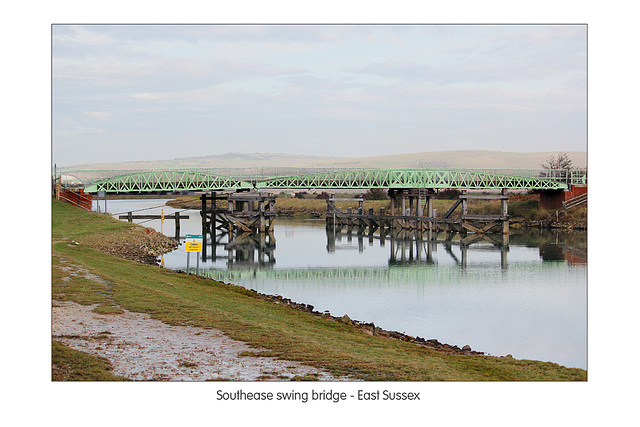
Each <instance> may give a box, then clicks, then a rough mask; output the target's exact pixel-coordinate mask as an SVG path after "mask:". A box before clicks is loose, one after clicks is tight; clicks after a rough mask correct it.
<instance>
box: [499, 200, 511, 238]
mask: <svg viewBox="0 0 640 427" xmlns="http://www.w3.org/2000/svg"><path fill="white" fill-rule="evenodd" d="M507 193H508V191H507V189H506V188H503V189H502V195H503V196H505V198H503V199H501V200H500V203H501V212H500V215H501V216H503V217H507V216H508V215H509V211H508V208H509V199H508V198H507V197H508V196H507ZM502 234H503V235H504V234H509V219H505V220H503V221H502Z"/></svg>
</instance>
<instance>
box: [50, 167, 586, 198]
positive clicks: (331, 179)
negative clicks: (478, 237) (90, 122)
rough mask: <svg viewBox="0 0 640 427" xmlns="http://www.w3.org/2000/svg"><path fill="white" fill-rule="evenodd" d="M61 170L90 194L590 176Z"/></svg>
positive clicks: (507, 185) (444, 185)
mask: <svg viewBox="0 0 640 427" xmlns="http://www.w3.org/2000/svg"><path fill="white" fill-rule="evenodd" d="M57 175H58V176H57V177H56V178H59V181H60V182H62V183H63V184H65V185H69V186H76V187H80V188H83V189H84V192H85V193H98V192H105V194H106V193H109V194H120V193H181V192H198V191H249V190H257V191H260V190H269V189H271V190H284V189H292V190H295V189H301V190H302V189H305V190H311V189H329V190H331V189H335V190H340V189H371V188H387V189H413V188H430V189H510V190H541V191H559V190H567V189H568V188H569V186H570V185H573V184H583V185H586V181H587V173H586V169H572V170H550V169H491V170H488V169H455V170H453V169H361V170H358V169H355V170H354V169H339V168H235V169H231V168H227V169H210V168H207V169H205V168H200V169H184V170H177V169H176V170H79V169H78V170H72V169H69V170H62V171H59V172H57Z"/></svg>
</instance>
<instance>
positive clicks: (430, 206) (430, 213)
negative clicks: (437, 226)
mask: <svg viewBox="0 0 640 427" xmlns="http://www.w3.org/2000/svg"><path fill="white" fill-rule="evenodd" d="M427 218H429V240H431V239H432V238H433V221H431V218H433V201H432V199H431V195H430V194H427Z"/></svg>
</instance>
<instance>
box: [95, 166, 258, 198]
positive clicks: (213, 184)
mask: <svg viewBox="0 0 640 427" xmlns="http://www.w3.org/2000/svg"><path fill="white" fill-rule="evenodd" d="M251 188H253V185H252V184H250V183H248V182H245V181H242V180H239V179H235V178H230V177H227V176H222V175H214V174H210V173H206V172H195V171H174V170H172V171H149V172H140V173H132V174H125V175H118V176H113V177H110V178H106V179H102V180H100V181H96V182H94V183H92V184H91V185H89V186H87V187H86V188H85V191H87V192H89V193H95V192H98V191H106V192H107V193H130V192H147V191H149V192H151V191H204V190H216V189H220V190H230V189H251Z"/></svg>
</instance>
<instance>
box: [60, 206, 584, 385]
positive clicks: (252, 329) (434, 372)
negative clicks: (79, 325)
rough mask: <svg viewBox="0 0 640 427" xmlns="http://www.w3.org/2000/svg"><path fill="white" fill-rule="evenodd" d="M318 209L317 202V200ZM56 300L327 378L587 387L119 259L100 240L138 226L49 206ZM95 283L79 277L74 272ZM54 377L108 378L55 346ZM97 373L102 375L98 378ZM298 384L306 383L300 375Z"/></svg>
mask: <svg viewBox="0 0 640 427" xmlns="http://www.w3.org/2000/svg"><path fill="white" fill-rule="evenodd" d="M320 202H321V203H324V201H322V200H320ZM52 215H53V223H52V225H53V230H52V236H53V241H54V242H53V245H52V251H53V254H52V255H53V256H52V285H53V297H54V299H58V298H60V299H67V300H73V301H76V302H78V303H81V304H96V303H97V304H102V307H103V309H108V310H117V308H123V309H127V310H131V311H135V312H142V313H148V314H150V315H151V317H153V318H155V319H159V320H161V321H163V322H165V323H167V324H171V325H192V326H198V327H203V328H217V329H220V330H222V331H224V332H225V333H227V334H228V335H229V336H230V337H231V338H234V339H237V340H241V341H244V342H247V343H248V344H250V345H252V346H254V347H260V348H261V349H263V351H262V352H261V355H263V356H275V357H278V358H281V359H287V360H294V361H300V362H303V363H307V364H309V365H313V366H316V367H318V368H323V369H326V370H328V371H330V372H331V373H333V374H335V375H349V376H351V377H352V378H354V379H365V380H383V381H388V380H400V381H407V380H415V381H426V380H438V381H441V380H449V381H476V380H504V381H526V380H540V381H559V380H568V381H585V380H586V375H587V374H586V371H584V370H582V369H575V368H565V367H562V366H559V365H557V364H555V363H549V362H537V361H529V360H516V359H513V358H511V357H502V358H496V357H489V356H478V355H462V354H459V355H458V354H456V355H452V354H446V353H444V352H439V351H436V350H433V349H429V348H426V347H423V346H419V345H416V344H413V343H408V342H404V341H400V340H394V339H388V338H384V337H379V336H373V335H368V334H366V333H364V332H362V331H361V330H359V329H357V328H355V327H353V326H351V325H347V324H344V323H341V322H336V321H333V320H330V319H324V318H321V317H318V316H314V315H313V314H310V313H307V312H304V311H299V310H294V309H292V308H289V307H287V306H284V305H278V304H274V303H271V302H268V301H265V300H262V299H260V298H257V297H256V293H255V292H254V291H251V290H247V289H244V288H242V287H238V286H234V285H230V284H223V283H219V282H215V281H213V280H209V279H205V278H201V277H196V276H192V275H186V274H183V273H178V272H175V271H172V270H167V269H162V268H160V267H157V266H153V265H145V264H140V263H136V262H134V261H130V260H127V259H123V258H119V257H116V256H113V255H109V254H106V253H103V252H99V251H97V250H96V249H94V247H98V246H99V245H98V244H97V243H96V242H97V241H99V240H100V239H99V237H100V236H109V235H112V234H118V233H123V232H126V231H127V230H128V229H129V228H130V227H139V226H135V225H131V224H128V223H125V222H120V221H116V220H113V219H111V218H108V217H104V216H99V215H96V214H95V213H90V212H86V211H82V210H80V209H77V208H74V207H72V206H70V205H67V204H64V203H62V202H57V201H55V200H54V201H53V202H52ZM80 270H82V271H83V272H87V273H88V274H91V275H93V276H92V277H96V278H98V279H97V280H87V279H86V274H85V275H84V276H81V275H79V274H78V275H77V276H74V274H73V273H74V271H76V272H77V271H80ZM53 345H54V351H53V360H52V364H53V367H54V368H53V372H54V377H56V376H57V377H58V378H59V379H106V380H109V379H114V378H109V376H108V375H104V377H103V378H98V376H99V375H98V373H97V372H96V371H98V372H101V373H102V374H104V373H105V372H108V371H109V369H108V366H106V365H104V364H102V365H101V367H99V368H96V364H100V363H101V362H99V361H98V360H96V358H91V357H89V358H88V359H87V360H85V358H82V357H80V356H79V355H78V354H76V353H78V352H73V351H69V349H68V348H65V347H64V346H61V345H59V344H58V343H54V344H53ZM102 374H101V375H102ZM298 379H300V380H303V379H306V380H308V379H313V378H310V377H309V378H306V377H300V378H298Z"/></svg>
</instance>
